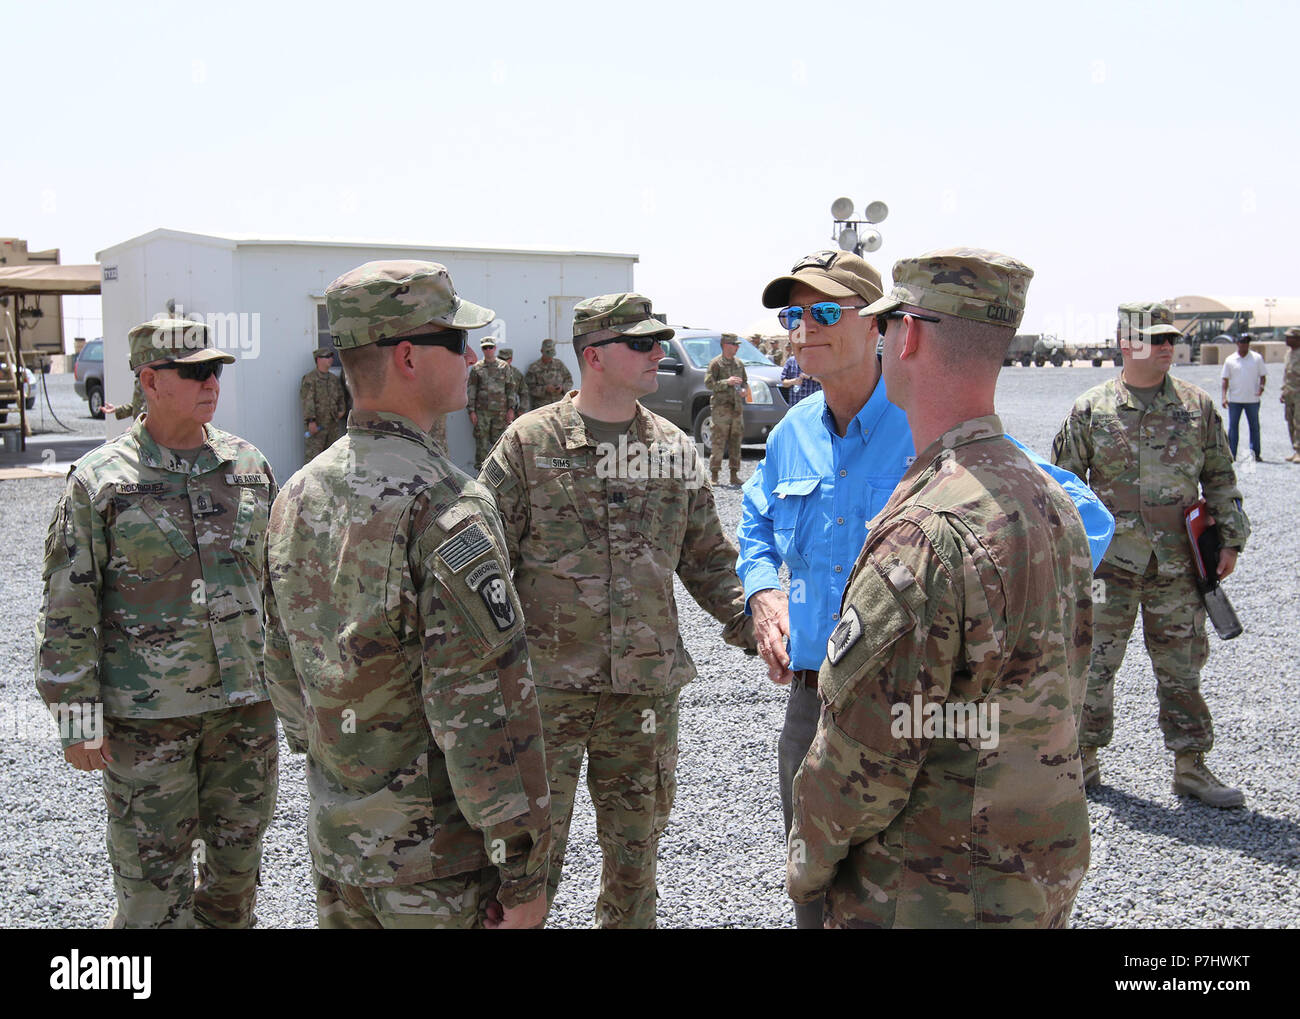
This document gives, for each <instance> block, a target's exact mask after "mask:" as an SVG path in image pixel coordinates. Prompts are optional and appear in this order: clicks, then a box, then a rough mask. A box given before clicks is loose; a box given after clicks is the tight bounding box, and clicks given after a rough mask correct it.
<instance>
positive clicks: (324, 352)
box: [311, 345, 334, 359]
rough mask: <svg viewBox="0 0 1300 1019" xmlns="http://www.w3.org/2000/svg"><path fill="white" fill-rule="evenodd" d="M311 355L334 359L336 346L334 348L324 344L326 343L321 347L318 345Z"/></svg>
mask: <svg viewBox="0 0 1300 1019" xmlns="http://www.w3.org/2000/svg"><path fill="white" fill-rule="evenodd" d="M311 356H312V357H328V358H330V359H333V357H334V348H333V347H329V346H324V345H322V346H319V347H317V348H316V349H315V350H313V351H312V352H311Z"/></svg>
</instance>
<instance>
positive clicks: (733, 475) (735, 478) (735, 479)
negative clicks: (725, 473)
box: [731, 471, 740, 485]
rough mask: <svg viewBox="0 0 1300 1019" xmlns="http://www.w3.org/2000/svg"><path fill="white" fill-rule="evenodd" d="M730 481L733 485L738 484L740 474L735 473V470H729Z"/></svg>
mask: <svg viewBox="0 0 1300 1019" xmlns="http://www.w3.org/2000/svg"><path fill="white" fill-rule="evenodd" d="M731 483H732V484H733V485H739V484H740V475H739V474H737V473H736V472H735V471H732V472H731Z"/></svg>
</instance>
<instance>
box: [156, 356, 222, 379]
mask: <svg viewBox="0 0 1300 1019" xmlns="http://www.w3.org/2000/svg"><path fill="white" fill-rule="evenodd" d="M150 367H152V368H153V369H154V371H174V372H175V373H176V374H177V375H178V376H180V377H181V378H183V379H189V381H191V382H207V381H208V379H210V378H218V379H219V378H221V369H222V368H224V367H225V363H224V362H222V361H201V362H200V363H199V364H177V363H176V362H175V361H169V362H167V363H166V364H155V365H151V366H150Z"/></svg>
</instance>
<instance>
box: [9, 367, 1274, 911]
mask: <svg viewBox="0 0 1300 1019" xmlns="http://www.w3.org/2000/svg"><path fill="white" fill-rule="evenodd" d="M1112 372H1113V369H1111V368H1109V367H1107V368H1091V367H1079V368H1060V369H1054V368H1051V367H1047V368H1041V369H1040V368H1020V367H1014V368H1008V369H1006V370H1005V371H1004V372H1003V381H1002V385H1001V387H1000V389H999V394H998V395H999V399H998V403H999V409H1000V411H1001V413H1002V416H1003V420H1004V422H1005V423H1006V425H1007V428H1008V430H1009V431H1010V432H1011V433H1012V434H1013V435H1015V436H1016V437H1017V438H1019V439H1021V440H1022V441H1023V442H1025V443H1027V444H1028V445H1030V446H1033V447H1034V448H1035V449H1037V450H1038V451H1039V452H1041V453H1046V452H1047V451H1048V449H1049V447H1050V443H1051V439H1052V436H1053V435H1054V434H1055V431H1056V429H1057V427H1058V425H1059V424H1060V422H1061V420H1062V418H1063V417H1064V415H1065V414H1066V412H1067V411H1068V409H1069V407H1070V404H1071V403H1072V401H1073V400H1074V398H1075V397H1076V396H1077V395H1078V394H1079V393H1081V392H1083V390H1085V389H1087V388H1088V387H1090V386H1092V385H1095V384H1096V383H1098V382H1100V381H1102V380H1104V379H1106V378H1108V377H1109V376H1110V375H1111V373H1112ZM1217 372H1218V369H1217V368H1214V367H1205V368H1201V367H1183V368H1179V369H1177V370H1176V372H1175V374H1177V375H1179V376H1181V377H1183V378H1186V379H1189V380H1191V381H1193V382H1196V383H1197V384H1199V385H1202V386H1205V387H1207V388H1211V390H1212V391H1215V392H1217V387H1218V381H1217ZM1273 374H1274V381H1273V384H1272V385H1271V386H1270V391H1269V393H1268V395H1267V396H1266V398H1265V401H1264V404H1263V413H1262V415H1261V417H1262V418H1263V421H1262V427H1263V434H1264V456H1265V460H1266V462H1265V463H1263V464H1259V465H1256V464H1255V463H1254V462H1253V461H1251V462H1243V463H1241V464H1240V465H1239V472H1240V474H1241V478H1240V482H1241V487H1242V489H1243V492H1244V494H1245V497H1246V503H1245V505H1246V509H1247V512H1248V513H1249V514H1250V517H1251V522H1252V525H1253V528H1254V533H1253V535H1252V538H1251V542H1250V545H1249V546H1248V548H1247V550H1246V553H1245V554H1244V555H1243V556H1242V559H1241V562H1240V565H1239V566H1238V569H1237V572H1236V574H1235V575H1234V576H1233V578H1232V579H1231V580H1230V581H1229V583H1228V591H1229V593H1230V595H1231V597H1232V600H1233V602H1234V604H1235V606H1236V608H1237V612H1238V614H1239V615H1240V616H1241V618H1242V621H1243V623H1244V624H1245V627H1246V633H1245V635H1243V636H1242V637H1241V638H1239V639H1238V640H1237V641H1235V642H1234V643H1232V644H1231V645H1226V646H1225V645H1224V644H1223V643H1221V642H1220V641H1219V640H1218V638H1217V637H1215V636H1211V638H1210V661H1209V665H1208V666H1207V668H1206V670H1205V673H1204V691H1205V696H1206V700H1207V701H1208V702H1209V704H1210V707H1211V710H1212V711H1213V713H1214V718H1215V721H1216V724H1217V730H1218V742H1217V745H1216V747H1215V750H1214V753H1213V754H1212V756H1211V758H1210V763H1211V765H1212V766H1213V767H1214V769H1215V770H1216V771H1217V772H1218V774H1219V775H1220V776H1221V777H1222V778H1224V779H1225V780H1227V781H1228V782H1230V783H1232V784H1237V785H1240V786H1241V787H1242V788H1243V789H1244V791H1245V793H1246V798H1247V808H1246V809H1244V810H1237V811H1217V810H1214V809H1212V808H1209V807H1205V806H1202V805H1201V804H1199V803H1196V802H1194V801H1192V802H1189V801H1182V800H1179V799H1178V798H1177V797H1175V796H1174V795H1173V794H1172V792H1171V791H1170V778H1171V773H1172V757H1171V755H1169V754H1168V753H1167V752H1166V751H1165V750H1164V747H1163V743H1162V741H1161V737H1160V731H1159V728H1158V726H1157V724H1156V702H1155V683H1154V678H1153V676H1152V674H1151V670H1150V665H1149V662H1148V660H1147V658H1146V656H1145V654H1144V653H1143V651H1142V646H1141V642H1140V637H1139V632H1140V628H1141V624H1140V623H1139V626H1138V632H1135V634H1134V637H1133V641H1132V642H1131V644H1130V653H1129V655H1128V657H1127V659H1126V661H1125V664H1124V667H1123V669H1122V670H1121V672H1120V675H1119V679H1118V682H1117V687H1116V720H1117V724H1116V734H1115V741H1114V744H1113V745H1112V747H1111V748H1109V749H1108V750H1107V751H1103V754H1102V757H1101V761H1102V776H1103V779H1102V780H1103V783H1104V784H1103V787H1102V788H1101V789H1100V790H1099V791H1098V792H1096V794H1095V795H1093V796H1092V797H1091V799H1090V812H1091V816H1092V834H1093V862H1092V867H1091V869H1090V870H1089V872H1088V876H1087V878H1086V880H1085V882H1084V885H1083V889H1082V891H1081V893H1080V895H1079V898H1078V901H1077V905H1076V908H1075V915H1074V923H1075V925H1076V926H1080V927H1127V928H1131V927H1154V928H1180V927H1182V928H1186V927H1279V926H1288V927H1294V926H1296V925H1297V923H1298V920H1300V881H1298V880H1297V869H1298V868H1297V864H1298V863H1300V839H1298V838H1297V835H1298V833H1300V798H1298V797H1297V795H1296V793H1297V762H1298V761H1300V741H1297V740H1296V738H1295V731H1294V729H1293V728H1292V727H1291V722H1292V718H1291V713H1292V711H1293V704H1292V702H1291V700H1290V698H1291V696H1292V695H1293V692H1294V687H1295V682H1296V677H1297V672H1298V670H1297V668H1296V665H1297V647H1296V641H1295V637H1294V632H1295V631H1294V623H1293V620H1294V618H1295V615H1296V612H1297V610H1298V609H1300V591H1298V587H1300V582H1298V581H1297V569H1296V563H1297V561H1298V559H1300V555H1298V553H1300V548H1297V546H1298V545H1300V539H1298V538H1297V531H1296V529H1295V527H1294V526H1293V525H1292V521H1293V520H1294V513H1295V509H1294V507H1295V504H1296V500H1297V496H1300V467H1298V466H1296V465H1294V464H1288V463H1285V462H1282V461H1283V458H1284V457H1285V456H1287V455H1288V453H1289V450H1288V448H1287V446H1286V443H1285V438H1284V436H1285V425H1284V424H1283V420H1282V413H1281V405H1280V404H1279V403H1278V402H1277V398H1276V395H1275V394H1276V392H1277V380H1278V378H1279V377H1280V376H1279V374H1278V370H1277V368H1273ZM63 378H64V379H65V380H66V382H62V381H60V379H59V377H52V378H51V383H52V385H51V388H52V390H56V392H53V393H52V396H54V398H55V407H56V410H57V411H58V413H59V416H60V417H61V418H63V420H65V421H67V422H68V423H69V424H71V425H73V426H74V427H75V428H77V429H78V430H79V431H80V430H81V429H83V428H84V429H85V432H84V434H95V429H97V428H102V424H101V423H99V422H94V421H92V420H91V419H90V417H89V415H88V414H87V413H86V411H85V404H84V402H79V401H77V400H76V398H75V397H74V396H73V395H72V393H71V379H70V377H63ZM63 390H66V392H63ZM65 411H67V413H65ZM47 420H48V418H47ZM1245 445H1246V443H1245V442H1244V441H1243V448H1244V446H1245ZM756 463H757V460H756V458H755V457H754V455H753V454H751V455H750V457H749V459H747V461H746V463H745V470H744V471H743V472H742V473H743V476H744V477H748V476H749V474H750V473H751V472H752V470H753V468H754V466H755V464H756ZM59 490H60V486H59V484H58V483H57V482H55V481H46V480H35V481H4V482H0V548H4V549H6V550H7V552H8V555H9V558H8V560H7V561H6V563H5V565H4V567H3V568H2V569H0V712H2V713H3V714H2V715H0V723H3V728H2V729H0V732H3V734H4V736H5V737H6V738H5V739H4V742H3V747H2V748H0V755H2V757H3V762H4V768H3V771H2V772H0V812H3V815H4V816H5V817H6V819H7V825H8V828H7V831H6V833H5V834H4V836H3V837H0V924H2V925H3V926H6V927H31V926H41V927H79V926H98V925H100V924H102V923H103V922H104V921H105V919H106V918H107V916H108V914H109V912H110V911H111V904H112V888H111V883H110V880H109V875H108V864H107V861H106V859H105V853H104V809H103V801H102V796H101V793H100V786H99V779H98V777H92V776H90V775H86V774H82V773H78V772H74V771H72V770H71V769H70V768H69V767H68V766H67V765H65V764H64V763H63V762H62V759H61V755H60V754H59V753H58V751H57V747H56V743H55V740H54V737H53V733H52V730H51V727H50V724H49V720H48V718H47V717H44V716H41V715H39V714H38V713H37V712H38V711H39V708H40V704H39V700H38V699H37V697H36V695H35V692H34V689H33V686H32V681H31V673H32V659H33V654H34V641H33V635H32V633H33V620H34V619H35V616H36V612H37V609H38V607H39V605H38V603H39V599H40V566H41V553H42V539H43V537H44V534H45V528H46V524H47V522H48V520H49V518H50V514H51V512H52V510H53V507H54V504H55V501H56V499H57V497H58V493H59ZM718 505H719V512H720V513H721V515H722V519H723V524H724V526H725V528H726V529H727V530H728V531H730V532H734V529H735V526H736V523H737V521H738V518H739V513H740V496H739V490H738V489H732V488H721V489H719V491H718ZM1287 507H1291V509H1288V508H1287ZM678 604H679V609H680V613H681V620H682V626H683V630H684V632H685V634H686V643H687V646H688V648H689V649H690V652H691V655H692V656H693V657H694V659H695V662H696V665H697V666H698V668H699V677H698V678H697V679H696V680H695V681H694V682H693V683H691V684H690V685H689V686H688V687H686V689H685V690H684V691H683V693H682V711H681V732H680V742H681V763H680V767H679V771H678V792H677V802H676V806H675V808H674V810H673V819H672V822H671V823H670V825H669V828H668V831H667V832H666V834H665V836H664V838H663V841H662V843H661V846H660V868H659V882H660V893H661V896H662V898H661V901H660V906H659V921H660V924H661V926H663V927H777V926H788V925H789V924H790V917H791V910H790V906H789V903H788V900H787V899H786V898H785V894H784V890H783V874H784V872H783V864H782V854H783V839H782V836H781V817H780V808H779V804H778V802H777V794H776V779H775V772H776V741H777V734H778V732H779V731H780V726H781V721H782V718H783V714H784V704H785V693H784V692H783V691H781V690H779V689H777V688H775V687H773V686H772V684H770V683H769V682H768V680H767V679H766V673H765V671H764V670H763V668H762V666H761V664H759V663H757V662H756V661H755V660H754V659H748V658H746V657H745V656H744V655H742V654H741V653H740V652H739V651H736V650H735V649H732V648H728V647H726V646H724V645H723V644H722V643H721V642H720V641H719V640H718V639H717V636H716V635H717V629H718V627H717V624H716V623H714V621H713V620H712V619H711V618H710V617H709V616H707V615H706V614H705V613H704V612H703V611H701V610H700V609H699V608H697V607H696V606H695V604H694V602H692V601H691V600H690V598H689V596H687V595H686V593H685V592H684V591H683V590H681V589H680V587H679V591H678ZM1262 679H1268V680H1270V682H1268V683H1263V682H1261V681H1260V680H1262ZM1274 680H1275V681H1276V682H1274ZM306 802H307V794H306V790H305V785H304V781H303V768H302V758H301V757H298V756H294V755H290V754H289V753H288V752H287V750H284V749H283V748H282V756H281V776H280V795H279V805H278V809H277V813H276V817H275V820H274V822H273V824H272V826H271V828H270V830H269V832H268V835H267V839H266V858H265V861H264V865H263V875H264V884H263V887H262V890H261V895H260V898H259V904H258V915H259V918H260V923H261V924H262V925H263V926H267V927H312V926H315V920H316V917H315V909H314V904H313V896H312V891H311V879H310V873H309V870H308V867H309V863H308V855H307V849H306V845H305V834H304V831H305V821H306ZM598 880H599V851H598V850H597V848H596V845H595V837H594V828H593V821H592V813H591V805H590V800H589V799H588V798H587V797H586V794H585V793H582V792H580V793H579V801H578V805H577V808H576V810H575V816H574V821H573V830H572V836H571V839H570V848H569V859H568V862H567V865H566V867H565V880H564V883H563V884H562V885H561V887H560V892H559V897H558V899H557V901H556V904H555V908H554V910H553V912H552V916H551V923H552V925H553V926H556V927H585V926H589V925H590V923H591V920H592V914H593V906H594V902H595V894H596V892H595V890H596V887H597V883H598Z"/></svg>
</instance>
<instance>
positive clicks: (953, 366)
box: [902, 308, 1016, 371]
mask: <svg viewBox="0 0 1300 1019" xmlns="http://www.w3.org/2000/svg"><path fill="white" fill-rule="evenodd" d="M902 310H903V311H910V310H911V309H910V308H903V309H902ZM917 313H918V314H921V315H933V314H936V313H935V312H933V311H931V310H930V309H928V308H924V309H918V310H917ZM939 317H940V318H941V319H942V320H943V321H941V322H939V323H937V327H938V330H939V339H940V343H941V344H942V347H941V349H942V351H943V365H944V367H945V368H948V369H950V370H952V371H960V370H961V369H962V368H966V367H979V368H995V369H1000V368H1001V367H1002V361H1003V360H1004V359H1005V358H1006V356H1007V350H1008V349H1010V347H1011V341H1012V340H1013V339H1015V337H1016V331H1015V329H1014V328H1012V327H1011V326H1005V325H1001V324H999V323H994V322H976V321H975V320H974V319H969V318H961V317H959V316H957V315H944V314H940V315H939Z"/></svg>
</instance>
